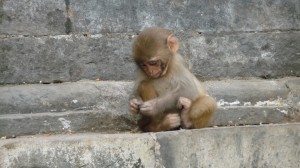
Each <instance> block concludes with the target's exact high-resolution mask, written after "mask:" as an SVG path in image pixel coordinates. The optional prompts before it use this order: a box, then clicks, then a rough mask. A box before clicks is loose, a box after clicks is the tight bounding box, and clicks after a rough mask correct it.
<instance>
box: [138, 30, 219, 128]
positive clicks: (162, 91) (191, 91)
mask: <svg viewBox="0 0 300 168" xmlns="http://www.w3.org/2000/svg"><path fill="white" fill-rule="evenodd" d="M178 48H179V42H178V40H177V38H176V37H175V36H173V35H172V33H171V32H169V31H167V30H166V29H162V28H156V27H155V28H149V29H146V30H145V31H143V32H142V33H141V34H140V35H139V36H138V37H137V39H136V41H135V42H134V44H133V59H134V60H135V62H136V63H137V65H138V66H140V64H141V63H145V62H146V63H147V61H148V60H150V59H151V58H153V57H155V58H156V57H158V58H159V60H160V61H161V64H162V65H161V76H159V77H157V78H150V77H149V76H148V75H147V74H146V73H145V72H144V70H143V69H142V68H139V69H138V73H137V80H136V90H137V92H136V94H135V97H136V98H139V99H141V100H143V102H144V103H148V102H151V103H150V104H152V105H153V109H154V110H153V111H151V113H149V114H151V115H150V116H149V115H148V116H145V115H143V112H141V114H142V119H141V120H140V121H139V126H140V127H141V129H142V130H143V131H155V132H156V131H166V130H171V129H174V127H175V125H174V118H176V116H175V115H169V114H170V113H177V114H179V113H180V110H179V109H177V108H176V104H177V101H178V99H179V97H185V98H188V99H189V100H191V101H192V104H191V107H190V109H189V111H188V115H189V117H188V118H189V120H190V121H191V122H192V126H191V128H203V127H206V126H207V125H208V123H209V121H210V119H211V117H212V115H213V112H214V111H215V109H216V102H215V100H214V99H213V98H212V97H210V96H208V95H207V93H206V91H205V89H204V88H203V86H202V85H201V84H200V82H199V81H198V80H197V78H196V77H195V76H194V75H193V74H192V73H191V72H190V71H189V70H188V68H187V67H186V66H185V62H184V60H183V59H182V57H181V56H180V55H179V54H177V50H178ZM172 123H173V124H172Z"/></svg>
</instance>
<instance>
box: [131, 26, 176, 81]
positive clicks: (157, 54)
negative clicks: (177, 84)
mask: <svg viewBox="0 0 300 168" xmlns="http://www.w3.org/2000/svg"><path fill="white" fill-rule="evenodd" d="M178 48H179V42H178V40H177V38H176V37H175V36H174V35H173V34H172V33H171V32H170V31H168V30H166V29H163V28H158V27H151V28H147V29H145V30H144V31H142V32H141V33H140V34H139V35H138V37H137V38H136V39H135V42H134V43H133V47H132V53H133V59H134V61H135V63H136V64H137V66H138V67H139V68H140V69H141V70H142V71H143V72H144V73H145V74H146V75H147V76H148V77H149V78H159V77H161V76H163V75H165V74H166V73H167V70H168V65H169V63H170V61H171V59H172V57H173V56H174V55H175V54H176V52H177V50H178Z"/></svg>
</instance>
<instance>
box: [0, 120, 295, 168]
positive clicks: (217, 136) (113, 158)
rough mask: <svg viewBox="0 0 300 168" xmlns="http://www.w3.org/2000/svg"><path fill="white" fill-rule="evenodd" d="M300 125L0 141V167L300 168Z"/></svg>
mask: <svg viewBox="0 0 300 168" xmlns="http://www.w3.org/2000/svg"><path fill="white" fill-rule="evenodd" d="M299 130H300V125H299V124H286V125H265V126H245V127H226V128H207V129H200V130H180V131H171V132H161V133H155V134H153V133H151V134H128V133H127V134H91V133H88V134H63V135H39V136H31V137H17V138H15V139H2V140H0V166H1V167H82V166H84V167H88V168H90V167H145V168H148V167H149V168H153V167H166V168H182V167H216V168H219V167H220V168H223V167H232V168H238V167H299V165H300V161H299V151H300V146H299V141H300V134H299V133H300V131H299Z"/></svg>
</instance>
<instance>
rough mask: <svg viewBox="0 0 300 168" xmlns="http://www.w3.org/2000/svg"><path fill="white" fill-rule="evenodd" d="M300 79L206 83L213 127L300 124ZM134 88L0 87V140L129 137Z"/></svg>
mask: <svg viewBox="0 0 300 168" xmlns="http://www.w3.org/2000/svg"><path fill="white" fill-rule="evenodd" d="M299 83H300V79H299V78H282V79H277V80H258V79H251V80H226V81H207V82H204V85H205V87H206V88H207V89H208V92H209V93H210V94H211V95H212V96H213V97H215V98H216V100H217V102H218V106H219V107H218V110H217V111H216V113H215V115H214V117H213V119H212V122H211V124H210V126H228V125H257V124H266V123H286V122H298V121H300V117H299V116H300V115H299V109H300V104H299V102H300V94H298V93H299V90H300V88H299V87H300V85H299ZM132 87H133V82H120V81H79V82H67V83H61V84H47V85H45V84H34V85H33V84H31V85H10V86H1V87H0V136H11V135H29V134H38V133H60V132H86V131H93V132H112V131H128V130H133V129H135V127H136V124H135V121H136V118H135V117H134V116H132V115H131V114H130V113H129V112H128V100H129V94H130V93H131V90H132Z"/></svg>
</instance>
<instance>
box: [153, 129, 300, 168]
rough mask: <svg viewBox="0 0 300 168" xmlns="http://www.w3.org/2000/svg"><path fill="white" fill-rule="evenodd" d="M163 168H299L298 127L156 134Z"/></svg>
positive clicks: (299, 130)
mask: <svg viewBox="0 0 300 168" xmlns="http://www.w3.org/2000/svg"><path fill="white" fill-rule="evenodd" d="M157 140H158V142H159V144H160V154H161V158H162V160H163V165H164V166H165V167H166V168H177V167H178V168H182V167H216V168H223V167H231V168H239V167H270V168H271V167H299V165H300V160H299V156H300V153H299V151H300V144H299V141H300V125H299V124H287V125H272V126H270V125H268V126H247V127H227V128H221V129H203V130H185V131H182V132H166V133H158V134H157Z"/></svg>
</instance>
